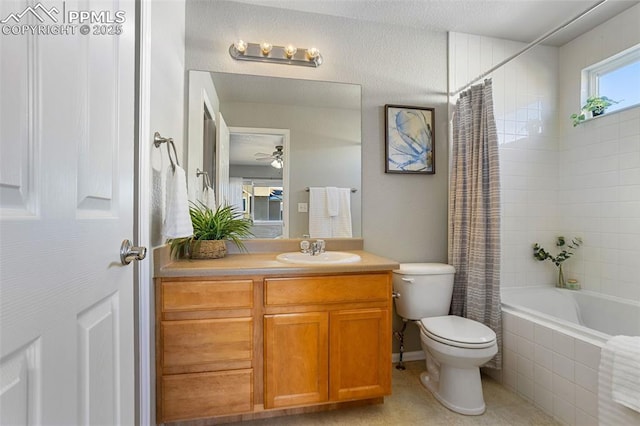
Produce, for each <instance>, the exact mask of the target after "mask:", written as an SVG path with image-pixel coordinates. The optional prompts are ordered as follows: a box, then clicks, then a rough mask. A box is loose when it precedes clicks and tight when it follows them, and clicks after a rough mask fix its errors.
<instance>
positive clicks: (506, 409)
mask: <svg viewBox="0 0 640 426" xmlns="http://www.w3.org/2000/svg"><path fill="white" fill-rule="evenodd" d="M405 365H406V367H407V369H406V370H405V371H400V370H396V369H395V368H394V369H393V394H392V395H391V396H389V397H387V398H385V402H384V404H380V405H374V406H366V407H356V408H347V409H342V410H336V411H329V412H322V413H312V414H302V415H297V416H286V417H276V418H271V419H263V420H253V421H249V422H242V423H236V424H238V425H240V424H242V426H247V425H250V426H253V425H255V426H258V425H259V426H265V425H268V426H271V425H273V426H316V425H349V426H374V425H380V426H382V425H384V426H388V425H394V426H405V425H406V426H409V425H442V426H445V425H446V426H458V425H487V426H507V425H514V426H515V425H532V426H533V425H536V426H537V425H560V423H558V422H556V421H554V420H553V418H551V417H550V416H548V415H546V414H545V413H543V412H542V411H540V410H539V409H538V408H536V407H535V406H533V405H532V404H530V403H529V402H527V401H526V400H524V399H522V398H521V397H519V396H518V395H516V394H514V393H512V392H510V391H509V390H507V389H506V388H504V387H503V386H502V385H500V384H499V383H497V382H495V381H494V380H492V379H491V378H490V377H486V376H483V378H482V382H483V385H482V386H483V392H484V399H485V403H486V404H487V411H486V412H485V413H484V414H483V415H481V416H463V415H460V414H456V413H454V412H452V411H450V410H448V409H447V408H445V407H443V406H442V405H441V404H440V403H439V402H438V401H436V399H435V398H434V397H433V396H432V395H431V393H430V392H429V391H427V390H426V389H425V388H424V387H422V385H421V384H420V373H421V372H422V371H423V368H424V361H412V362H406V363H405Z"/></svg>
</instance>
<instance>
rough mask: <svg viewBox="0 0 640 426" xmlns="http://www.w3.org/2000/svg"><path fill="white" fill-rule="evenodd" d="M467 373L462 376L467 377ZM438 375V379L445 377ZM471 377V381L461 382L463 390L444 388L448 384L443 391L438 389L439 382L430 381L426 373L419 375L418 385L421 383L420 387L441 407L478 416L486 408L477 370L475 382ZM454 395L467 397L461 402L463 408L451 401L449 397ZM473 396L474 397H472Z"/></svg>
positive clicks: (471, 375)
mask: <svg viewBox="0 0 640 426" xmlns="http://www.w3.org/2000/svg"><path fill="white" fill-rule="evenodd" d="M445 369H446V367H445ZM468 373H470V372H464V373H463V375H465V376H468V375H469V374H468ZM440 374H441V376H440V378H442V377H446V373H445V374H444V376H443V375H442V374H443V372H442V371H441V372H440ZM473 376H474V374H473V373H472V374H470V377H469V378H472V380H470V381H467V382H464V381H463V382H461V383H462V384H463V385H462V386H463V387H464V388H465V389H456V388H457V386H446V383H450V382H445V386H444V389H442V390H441V389H440V387H441V385H442V383H441V382H440V381H435V380H432V379H431V378H430V377H429V373H427V372H426V371H424V372H422V373H421V374H420V383H422V385H423V386H424V387H425V388H427V389H428V390H429V391H430V392H431V394H432V395H433V396H434V398H435V399H437V400H438V402H440V403H441V404H442V405H444V406H445V407H447V408H448V409H449V410H451V411H454V412H456V413H459V414H464V415H466V416H479V415H481V414H483V413H484V412H485V410H486V406H485V404H484V398H483V395H482V384H481V383H482V382H481V381H480V371H479V370H478V371H477V379H476V380H477V381H476V380H473V379H475V378H474V377H473ZM478 385H479V387H480V389H479V392H480V393H479V396H480V398H479V399H478V398H477V395H478V393H477V392H478ZM469 387H471V392H469V390H470V389H469ZM455 395H467V398H463V399H465V400H464V401H461V402H463V403H465V406H464V407H463V406H460V405H459V403H456V402H457V401H455V399H452V398H451V397H450V396H455ZM473 395H476V396H475V397H474V396H473ZM447 396H449V397H447ZM469 397H470V399H469ZM454 398H455V397H454Z"/></svg>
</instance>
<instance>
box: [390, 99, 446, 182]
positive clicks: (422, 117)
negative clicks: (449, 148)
mask: <svg viewBox="0 0 640 426" xmlns="http://www.w3.org/2000/svg"><path fill="white" fill-rule="evenodd" d="M384 115H385V119H386V120H385V121H386V123H385V157H386V163H385V169H384V171H385V173H410V174H435V172H436V152H435V149H436V143H435V133H434V126H433V124H434V108H423V107H412V106H402V105H385V106H384Z"/></svg>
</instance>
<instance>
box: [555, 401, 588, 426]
mask: <svg viewBox="0 0 640 426" xmlns="http://www.w3.org/2000/svg"><path fill="white" fill-rule="evenodd" d="M553 416H554V417H555V418H556V419H558V420H559V421H561V422H562V423H563V424H565V425H569V426H574V425H576V409H575V407H574V405H573V404H572V403H570V402H568V401H567V400H565V399H563V398H554V400H553ZM580 426H582V425H580Z"/></svg>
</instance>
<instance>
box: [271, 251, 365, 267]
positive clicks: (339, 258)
mask: <svg viewBox="0 0 640 426" xmlns="http://www.w3.org/2000/svg"><path fill="white" fill-rule="evenodd" d="M276 260H279V261H280V262H284V263H297V264H301V265H335V264H340V263H353V262H358V261H360V256H358V255H357V254H354V253H347V252H344V251H326V252H324V253H320V254H316V255H315V256H311V254H309V253H301V252H298V251H292V252H289V253H282V254H279V255H277V256H276Z"/></svg>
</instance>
